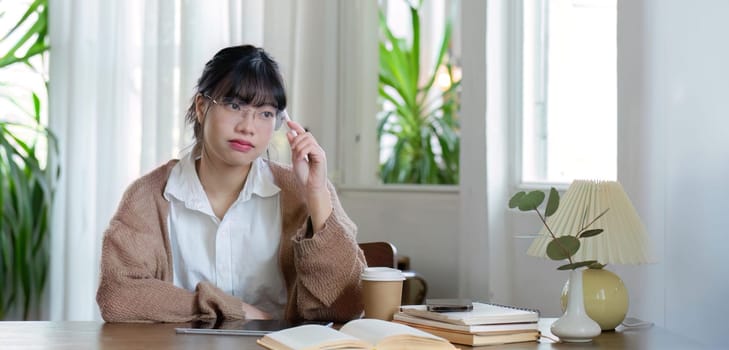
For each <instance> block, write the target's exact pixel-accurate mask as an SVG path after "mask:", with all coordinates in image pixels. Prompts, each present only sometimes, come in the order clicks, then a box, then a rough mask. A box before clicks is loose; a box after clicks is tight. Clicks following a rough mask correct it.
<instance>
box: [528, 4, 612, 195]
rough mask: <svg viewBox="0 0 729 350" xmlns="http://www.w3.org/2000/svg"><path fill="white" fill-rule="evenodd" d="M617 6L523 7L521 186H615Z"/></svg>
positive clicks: (538, 5) (554, 5) (541, 5)
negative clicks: (590, 182)
mask: <svg viewBox="0 0 729 350" xmlns="http://www.w3.org/2000/svg"><path fill="white" fill-rule="evenodd" d="M616 21H617V4H616V0H524V1H523V8H522V24H523V26H522V29H523V31H522V33H523V47H522V57H523V61H522V89H521V92H522V94H521V96H522V101H521V110H522V123H521V125H522V128H521V140H522V142H521V145H522V149H521V181H522V182H524V183H543V182H549V183H568V182H571V181H572V180H574V179H581V178H598V179H605V180H614V179H616V178H617V39H616V33H617V30H616V25H617V23H616Z"/></svg>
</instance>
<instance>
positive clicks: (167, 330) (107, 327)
mask: <svg viewBox="0 0 729 350" xmlns="http://www.w3.org/2000/svg"><path fill="white" fill-rule="evenodd" d="M554 320H555V319H542V320H541V321H540V329H541V330H542V332H543V333H546V334H551V333H549V326H550V325H551V323H552V322H554ZM180 326H181V325H179V324H140V323H136V324H132V323H130V324H123V323H102V322H0V349H14V348H22V349H257V350H261V349H263V348H262V347H260V346H258V345H257V344H256V339H257V337H245V336H215V335H193V334H176V333H175V330H174V328H175V327H180ZM459 347H460V348H461V349H471V348H470V347H467V346H459ZM495 348H498V349H569V350H576V349H640V350H643V349H702V348H704V347H703V346H702V345H700V344H698V343H696V342H693V341H692V340H690V339H687V338H685V337H681V336H679V335H676V334H674V333H671V332H669V331H667V330H665V329H663V328H660V327H651V328H645V329H636V330H622V331H617V332H605V333H603V334H601V335H600V336H599V337H597V338H595V339H594V340H593V341H592V342H591V343H583V344H567V343H564V344H561V343H558V344H555V343H551V342H549V341H548V340H543V342H542V343H519V344H509V345H502V346H487V347H481V348H480V349H495Z"/></svg>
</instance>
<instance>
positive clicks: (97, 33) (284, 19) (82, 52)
mask: <svg viewBox="0 0 729 350" xmlns="http://www.w3.org/2000/svg"><path fill="white" fill-rule="evenodd" d="M337 6H338V2H337V1H335V0H316V1H296V0H274V1H264V0H240V1H238V0H227V1H226V0H206V1H194V0H149V1H143V0H114V1H98V0H50V5H49V7H50V19H49V21H50V31H49V33H50V36H51V55H50V88H49V100H50V112H49V124H50V127H51V129H52V130H53V131H54V132H55V133H56V134H57V136H58V139H59V145H60V152H61V156H60V158H59V159H58V160H57V161H58V162H59V163H60V166H61V179H60V182H59V187H58V190H57V192H56V195H55V203H54V210H53V222H52V228H51V271H50V278H49V288H48V289H47V291H48V298H47V302H48V307H47V308H45V310H44V315H43V317H44V318H48V319H51V320H94V319H100V316H99V312H98V308H97V305H96V300H95V296H96V288H97V285H98V273H99V257H100V247H101V239H102V235H103V231H104V230H105V228H106V226H107V225H108V223H109V219H110V218H111V216H112V215H113V213H114V211H115V210H116V207H117V204H118V201H119V199H120V198H121V195H122V193H123V191H124V189H125V188H126V187H127V186H128V185H129V184H130V183H131V182H132V181H133V180H134V179H136V178H138V177H139V176H140V175H142V174H144V173H146V172H148V171H150V170H151V169H153V168H154V167H156V166H157V165H159V164H161V163H163V162H165V161H167V160H168V159H170V158H173V157H179V155H180V152H181V150H182V149H184V147H185V146H186V145H188V144H189V143H190V140H191V132H190V131H189V130H188V129H187V128H186V125H185V124H184V112H185V110H186V109H187V104H188V103H189V99H190V97H191V95H192V92H193V89H194V86H195V84H196V80H197V78H198V77H199V75H200V73H201V71H202V68H203V65H204V64H205V62H206V61H207V60H208V59H210V58H211V57H212V55H213V54H214V53H215V52H216V51H217V50H219V49H221V48H223V47H225V46H229V45H232V44H243V43H250V44H254V45H258V46H263V47H265V48H266V49H267V50H268V51H269V52H270V53H271V54H272V55H273V56H274V57H275V58H276V59H277V60H278V61H279V62H280V63H281V67H282V70H283V72H284V75H285V76H286V79H287V85H288V86H289V93H290V95H291V97H295V96H296V95H297V91H298V90H297V89H300V88H302V87H301V84H298V85H297V84H296V82H295V81H294V80H295V79H296V77H297V76H298V75H297V74H296V68H298V67H297V66H299V65H301V64H299V63H297V62H300V61H301V60H302V57H306V55H305V54H303V53H302V52H303V51H304V50H314V51H313V52H318V54H319V55H320V56H322V57H325V58H326V57H332V55H336V46H334V47H331V46H329V45H327V43H326V42H323V41H318V42H315V43H313V44H311V43H309V42H307V45H309V46H306V47H301V46H299V45H296V42H297V40H299V39H301V38H302V37H303V38H313V37H323V33H322V32H321V31H322V30H330V29H331V28H332V25H334V26H336V23H337V22H336V16H328V17H327V18H325V19H324V22H325V23H330V25H328V26H327V25H321V22H317V21H312V20H311V19H307V18H309V16H318V15H319V14H321V13H328V14H332V13H336V8H337ZM303 10H306V11H303ZM297 23H298V24H297ZM307 23H310V24H307ZM317 23H318V24H319V25H316V24H317ZM310 44H311V45H310ZM307 52H308V51H307ZM335 57H336V56H335ZM301 69H302V70H303V68H301ZM302 79H303V78H302ZM314 100H315V101H316V100H317V99H316V98H314ZM297 103H298V104H299V105H301V107H297V106H296V105H297ZM307 103H308V104H309V106H307ZM330 103H332V104H334V103H335V102H333V101H332V102H330ZM296 108H298V111H299V112H301V113H302V114H308V113H305V112H306V111H307V110H312V113H310V114H313V113H314V112H317V110H316V108H319V107H318V106H316V105H315V103H313V102H310V103H309V102H306V101H303V102H297V101H296V99H295V98H292V102H291V103H290V110H291V109H296Z"/></svg>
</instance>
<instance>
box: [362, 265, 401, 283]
mask: <svg viewBox="0 0 729 350" xmlns="http://www.w3.org/2000/svg"><path fill="white" fill-rule="evenodd" d="M361 277H362V279H363V280H366V281H403V280H405V276H404V275H403V274H402V271H400V270H398V269H393V268H389V267H368V268H366V269H365V270H364V271H362V276H361Z"/></svg>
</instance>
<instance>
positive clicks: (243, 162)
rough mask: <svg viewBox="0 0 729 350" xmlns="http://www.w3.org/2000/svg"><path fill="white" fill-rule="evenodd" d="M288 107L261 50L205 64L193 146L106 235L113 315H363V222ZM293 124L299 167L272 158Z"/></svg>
mask: <svg viewBox="0 0 729 350" xmlns="http://www.w3.org/2000/svg"><path fill="white" fill-rule="evenodd" d="M285 108H286V94H285V90H284V84H283V79H282V77H281V74H280V72H279V70H278V65H277V64H276V63H275V62H274V61H273V60H272V59H271V58H270V57H269V55H268V54H267V53H266V52H265V51H264V50H262V49H260V48H256V47H253V46H236V47H229V48H225V49H223V50H221V51H219V52H218V53H217V54H215V56H214V57H213V58H212V60H210V61H209V62H208V63H207V64H206V65H205V69H204V71H203V73H202V76H201V77H200V79H199V80H198V84H197V92H196V94H195V95H194V97H193V99H192V103H191V105H190V107H189V110H188V111H187V116H186V119H187V122H188V123H190V124H192V126H193V130H194V134H195V145H194V146H193V148H192V151H191V152H190V153H189V154H188V155H187V156H185V157H183V158H182V159H180V160H179V161H178V160H171V161H169V162H168V163H167V164H165V165H162V166H161V167H159V168H157V169H155V170H153V171H152V172H151V173H149V174H147V175H145V176H143V177H141V178H140V179H138V180H137V181H135V182H134V183H133V184H132V185H131V186H130V187H129V188H128V189H127V190H126V192H125V194H124V196H123V198H122V200H121V203H120V204H119V208H118V209H117V212H116V214H115V215H114V217H113V218H112V220H111V223H110V224H109V228H108V229H107V230H106V232H105V233H104V243H103V247H102V256H101V282H100V285H99V289H98V291H97V296H96V300H97V302H98V304H99V308H100V310H101V314H102V316H103V318H104V319H105V320H106V321H110V322H129V321H161V322H186V321H190V320H195V319H205V318H271V317H272V318H286V319H289V320H302V319H320V320H333V321H345V320H349V319H352V318H355V317H358V316H359V315H360V313H361V311H362V305H361V301H360V287H359V275H360V273H361V271H362V270H363V269H364V267H365V266H366V263H365V260H364V256H363V255H362V252H361V250H360V249H359V247H358V245H357V243H356V239H355V236H356V227H355V225H354V224H353V223H352V221H351V220H350V219H349V218H348V217H347V215H346V213H345V212H344V210H343V209H342V207H341V205H340V203H339V200H338V199H337V196H336V193H335V191H334V188H333V187H332V185H331V183H329V181H328V179H327V164H326V156H325V154H324V150H323V149H322V148H321V147H320V146H319V144H318V143H317V141H316V139H315V138H314V136H312V135H311V133H308V132H306V131H305V130H304V129H303V128H302V127H301V125H299V124H298V123H296V122H294V121H291V120H288V118H287V117H286V113H285V112H284V110H285ZM283 123H285V124H286V125H287V126H288V127H289V129H290V131H289V132H288V133H287V134H286V136H287V138H288V141H289V144H290V146H291V154H292V156H291V161H292V166H285V165H282V164H278V163H275V162H272V161H268V159H267V157H264V156H263V155H264V154H266V151H267V148H268V146H269V143H270V141H271V137H272V136H273V133H274V131H275V130H276V129H277V128H278V127H279V126H280V125H281V124H283Z"/></svg>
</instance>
